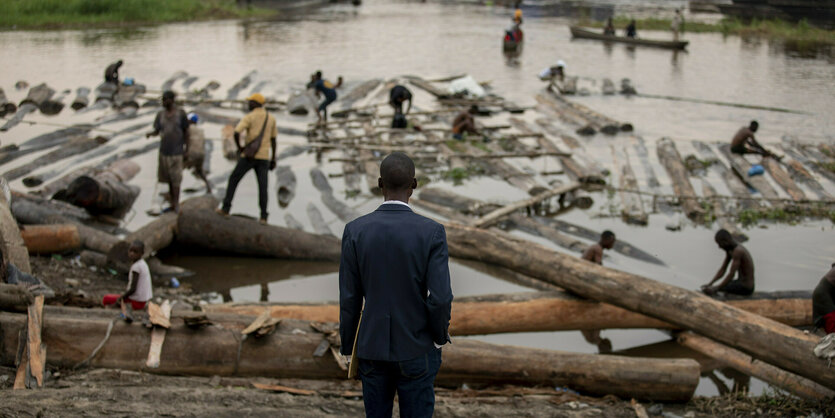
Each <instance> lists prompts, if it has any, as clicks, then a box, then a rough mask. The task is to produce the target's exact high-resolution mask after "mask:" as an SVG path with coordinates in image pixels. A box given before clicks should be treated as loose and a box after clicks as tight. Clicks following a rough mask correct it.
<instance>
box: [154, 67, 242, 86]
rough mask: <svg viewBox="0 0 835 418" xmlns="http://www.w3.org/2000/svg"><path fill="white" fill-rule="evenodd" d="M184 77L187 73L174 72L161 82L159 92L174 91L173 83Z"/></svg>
mask: <svg viewBox="0 0 835 418" xmlns="http://www.w3.org/2000/svg"><path fill="white" fill-rule="evenodd" d="M254 73H255V72H254V71H253V72H251V73H249V74H247V77H251V76H252V75H254ZM186 77H188V73H187V72H185V71H182V70H178V71H175V72H174V74H171V76H170V77H168V78H167V79H165V81H163V83H162V86H161V87H160V90H162V91H166V90H173V89H174V83H176V82H177V80H180V79H184V78H186ZM247 84H249V82H247Z"/></svg>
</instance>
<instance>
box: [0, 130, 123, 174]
mask: <svg viewBox="0 0 835 418" xmlns="http://www.w3.org/2000/svg"><path fill="white" fill-rule="evenodd" d="M105 142H107V138H104V137H100V136H99V137H96V138H88V137H87V136H86V135H83V136H76V137H74V138H72V139H69V140H68V141H67V142H66V143H65V144H63V146H61V147H60V148H58V149H56V150H54V151H51V152H48V153H46V154H44V155H42V156H40V157H38V158H35V159H34V160H32V161H30V162H28V163H26V164H23V165H21V166H19V167H17V168H15V169H13V170H9V171H7V172H5V173H4V174H3V176H4V177H6V179H7V180H9V181H12V180H16V179H19V178H21V177H23V176H25V175H27V174H29V173H30V172H32V171H33V170H36V169H38V168H41V167H44V166H47V165H50V164H54V163H56V162H58V161H61V160H63V159H65V158H68V157H72V156H73V155H78V154H82V153H85V152H87V151H90V150H91V149H94V148H96V147H98V146H100V145H102V144H104V143H105Z"/></svg>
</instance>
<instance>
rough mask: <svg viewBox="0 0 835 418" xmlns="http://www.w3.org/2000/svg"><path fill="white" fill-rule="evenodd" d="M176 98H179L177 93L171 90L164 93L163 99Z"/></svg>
mask: <svg viewBox="0 0 835 418" xmlns="http://www.w3.org/2000/svg"><path fill="white" fill-rule="evenodd" d="M176 97H177V93H174V92H173V91H171V90H166V91H165V92H163V93H162V98H163V99H168V100H174V98H176Z"/></svg>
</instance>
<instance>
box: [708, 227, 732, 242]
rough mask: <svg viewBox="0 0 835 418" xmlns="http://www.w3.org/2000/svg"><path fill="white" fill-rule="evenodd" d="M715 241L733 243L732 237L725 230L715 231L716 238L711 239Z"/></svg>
mask: <svg viewBox="0 0 835 418" xmlns="http://www.w3.org/2000/svg"><path fill="white" fill-rule="evenodd" d="M713 239H715V240H716V241H733V240H734V237H733V235H731V233H730V232H728V230H727V229H720V230H718V231H716V236H714V237H713Z"/></svg>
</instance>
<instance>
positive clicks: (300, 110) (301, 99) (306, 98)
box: [287, 91, 317, 116]
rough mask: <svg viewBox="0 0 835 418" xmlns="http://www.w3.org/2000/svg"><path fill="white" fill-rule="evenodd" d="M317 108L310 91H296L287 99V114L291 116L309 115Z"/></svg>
mask: <svg viewBox="0 0 835 418" xmlns="http://www.w3.org/2000/svg"><path fill="white" fill-rule="evenodd" d="M316 106H317V103H316V99H315V98H314V97H313V95H312V94H310V93H309V92H308V91H294V92H293V93H292V94H291V95H290V98H289V99H287V112H288V113H290V114H291V115H298V116H304V115H307V114H308V113H310V111H312V110H313V109H315V108H316Z"/></svg>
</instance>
